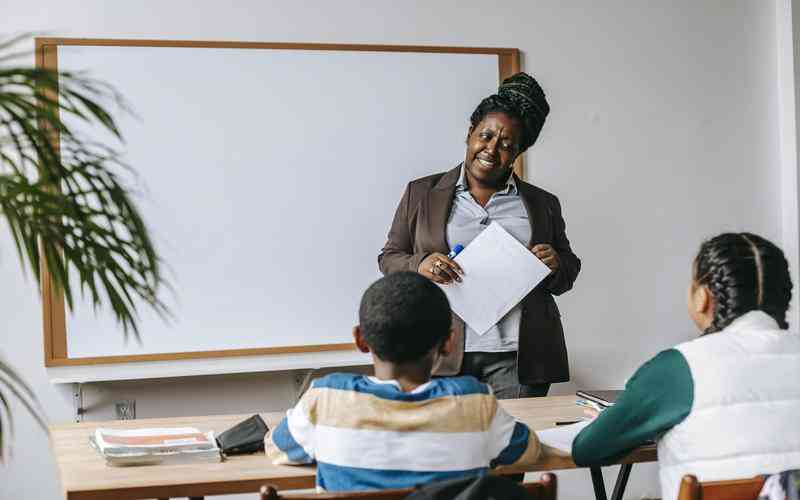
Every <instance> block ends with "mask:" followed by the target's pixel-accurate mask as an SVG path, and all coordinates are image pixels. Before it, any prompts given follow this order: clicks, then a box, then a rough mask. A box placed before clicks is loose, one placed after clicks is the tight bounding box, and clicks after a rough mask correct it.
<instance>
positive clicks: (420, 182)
mask: <svg viewBox="0 0 800 500" xmlns="http://www.w3.org/2000/svg"><path fill="white" fill-rule="evenodd" d="M460 169H461V165H458V166H457V167H455V168H454V169H452V170H450V171H449V172H445V173H439V174H435V175H430V176H428V177H423V178H421V179H417V180H414V181H412V182H410V183H409V184H408V187H407V188H406V191H405V193H403V198H402V199H401V200H400V204H399V205H398V207H397V212H396V213H395V216H394V221H393V222H392V227H391V229H389V236H388V240H387V241H386V245H384V247H383V250H381V253H380V255H378V266H379V267H380V270H381V272H382V273H383V274H389V273H393V272H398V271H414V272H416V271H417V269H418V268H419V264H420V262H422V260H423V259H425V257H427V256H428V255H429V254H430V253H431V252H441V253H443V254H447V253H448V252H449V248H448V246H447V240H446V227H447V220H448V218H449V216H450V210H451V208H452V205H453V197H454V195H455V190H456V182H458V176H459V174H460ZM514 179H515V180H516V182H517V187H518V189H519V193H520V196H521V197H522V200H523V202H524V203H525V208H526V209H527V211H528V220H530V222H531V241H530V244H531V245H534V244H538V243H549V244H550V245H552V246H553V248H555V250H556V251H557V252H558V256H559V260H560V265H559V269H558V271H557V272H556V273H554V274H551V275H550V276H549V277H547V278H546V279H545V280H544V281H543V282H542V283H540V284H539V285H538V286H537V287H536V288H534V289H533V290H532V291H531V293H529V294H528V295H527V296H526V297H525V298H524V299H522V302H521V304H522V318H521V321H520V327H519V349H518V351H517V371H518V373H519V380H520V383H522V384H540V383H552V382H566V381H568V380H569V362H568V361H567V347H566V344H565V343H564V330H563V328H562V326H561V314H560V313H559V311H558V307H557V306H556V302H555V300H554V299H553V295H561V294H562V293H564V292H566V291H567V290H569V289H570V288H572V284H573V283H574V282H575V278H577V276H578V272H579V271H580V269H581V261H580V259H578V257H577V256H576V255H575V254H574V253H572V249H571V248H570V246H569V240H568V239H567V235H566V231H565V224H564V219H563V217H562V216H561V205H560V203H559V201H558V198H556V197H555V196H554V195H553V194H550V193H548V192H547V191H545V190H543V189H540V188H538V187H536V186H534V185H532V184H528V183H527V182H523V181H521V180H520V179H519V178H518V177H516V176H515V177H514ZM453 317H454V323H453V329H454V330H455V335H456V341H457V345H459V346H460V349H456V350H455V352H453V353H452V354H451V355H450V356H448V357H447V358H446V359H445V360H444V361H443V363H441V364H440V365H439V366H437V368H436V374H437V375H455V374H456V373H458V372H459V370H460V369H461V361H462V359H463V356H464V321H463V320H462V319H461V318H459V317H458V316H456V315H455V314H454V315H453Z"/></svg>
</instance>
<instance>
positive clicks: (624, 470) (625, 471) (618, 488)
mask: <svg viewBox="0 0 800 500" xmlns="http://www.w3.org/2000/svg"><path fill="white" fill-rule="evenodd" d="M631 469H633V464H622V465H620V466H619V474H617V482H616V483H615V484H614V492H613V493H612V494H611V500H622V495H624V494H625V486H627V484H628V477H630V475H631Z"/></svg>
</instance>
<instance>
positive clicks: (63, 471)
mask: <svg viewBox="0 0 800 500" xmlns="http://www.w3.org/2000/svg"><path fill="white" fill-rule="evenodd" d="M501 404H502V405H503V407H504V408H505V409H506V410H507V411H508V412H509V413H511V414H512V415H514V417H516V418H517V419H518V420H520V421H521V422H524V423H526V424H527V425H528V426H529V427H530V428H531V429H545V428H548V427H553V426H554V425H555V422H557V421H565V420H577V419H578V418H580V416H581V415H582V410H581V409H580V408H579V407H578V406H576V405H575V397H574V396H554V397H546V398H529V399H517V400H506V401H501ZM283 415H284V413H283V412H276V413H263V414H261V416H262V418H264V421H265V422H267V425H269V426H270V428H273V427H275V426H276V425H277V423H278V422H279V421H280V419H281V418H282V417H283ZM249 416H250V415H222V416H210V417H178V418H153V419H142V420H129V421H119V420H115V421H110V422H82V423H77V424H76V423H68V424H55V425H51V426H50V436H51V439H52V443H53V449H54V451H55V457H56V463H57V464H58V469H59V473H60V475H61V486H62V488H63V491H64V494H65V497H66V498H67V499H68V500H78V499H80V500H98V499H114V500H126V499H139V498H174V497H201V496H205V495H223V494H229V493H248V492H253V493H255V492H257V491H258V490H259V488H260V487H261V485H263V484H267V483H269V484H272V485H275V486H277V487H278V488H279V489H283V488H312V487H314V480H315V469H314V467H311V466H279V465H272V464H271V463H270V462H269V460H267V458H266V456H265V455H263V454H256V455H245V456H240V457H230V458H228V459H227V460H226V461H224V462H221V463H213V464H186V465H169V466H167V465H158V466H140V467H109V466H106V465H105V462H104V461H103V459H102V458H101V457H100V454H99V453H97V452H96V451H95V450H94V449H92V448H91V447H90V446H89V436H90V435H91V434H92V433H93V432H94V430H95V429H96V428H97V427H113V428H119V429H124V428H137V427H197V428H199V429H200V430H204V431H205V430H213V431H214V432H215V433H220V432H222V431H224V430H225V429H228V428H230V427H232V426H233V425H234V424H236V423H238V422H240V421H241V420H244V419H245V418H247V417H249ZM655 460H657V456H656V449H655V446H645V447H642V448H639V449H637V450H635V451H634V452H632V453H631V454H630V455H628V456H627V457H625V458H624V459H623V460H621V462H620V463H626V464H633V463H638V462H652V461H655ZM575 467H576V466H575V463H574V462H573V461H572V459H571V458H569V457H564V456H557V455H556V454H554V453H553V452H551V453H547V454H546V456H545V457H543V459H542V460H541V461H540V462H539V463H537V464H536V465H535V466H534V467H531V468H529V469H526V471H533V470H536V471H539V470H542V471H543V470H556V469H571V468H575ZM597 470H598V471H599V468H598V469H597ZM628 472H630V468H628ZM592 476H593V479H595V480H596V478H595V473H594V472H593V474H592ZM600 478H601V480H602V476H600ZM31 479H34V478H31ZM625 481H627V475H626V476H625ZM595 489H596V490H597V483H596V482H595ZM623 489H624V484H623ZM615 493H616V489H615ZM620 494H621V491H620ZM603 497H605V491H603ZM254 498H255V496H254Z"/></svg>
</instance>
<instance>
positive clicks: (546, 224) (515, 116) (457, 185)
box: [378, 73, 581, 399]
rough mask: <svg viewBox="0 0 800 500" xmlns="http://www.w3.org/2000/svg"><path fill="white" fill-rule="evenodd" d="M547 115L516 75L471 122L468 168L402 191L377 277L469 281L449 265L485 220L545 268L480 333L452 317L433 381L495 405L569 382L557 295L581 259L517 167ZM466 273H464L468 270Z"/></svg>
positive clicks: (543, 103)
mask: <svg viewBox="0 0 800 500" xmlns="http://www.w3.org/2000/svg"><path fill="white" fill-rule="evenodd" d="M549 112H550V106H549V105H548V104H547V99H546V98H545V95H544V92H543V91H542V88H541V87H540V86H539V84H538V83H537V82H536V80H535V79H534V78H533V77H531V76H530V75H528V74H526V73H517V74H516V75H513V76H511V77H509V78H507V79H505V80H504V81H503V83H502V84H501V85H500V88H499V89H498V91H497V94H494V95H491V96H489V97H487V98H485V99H484V100H483V101H481V103H480V104H479V105H478V107H477V108H476V109H475V111H474V112H473V113H472V116H471V117H470V122H471V125H470V127H469V131H468V133H467V139H466V143H467V151H466V155H465V158H464V161H463V162H462V163H460V164H459V165H457V166H456V167H455V168H453V169H452V170H450V171H448V172H443V173H439V174H435V175H430V176H428V177H423V178H421V179H416V180H414V181H411V182H410V183H409V184H408V186H407V187H406V190H405V193H403V197H402V199H401V200H400V204H399V205H398V207H397V211H396V213H395V216H394V221H393V222H392V227H391V228H390V229H389V236H388V241H387V242H386V245H384V247H383V250H381V253H380V255H379V256H378V265H379V267H380V270H381V272H382V273H383V274H389V273H393V272H397V271H408V270H411V271H416V272H418V273H420V274H422V275H423V276H426V277H427V278H429V279H431V280H433V281H435V282H437V283H441V284H446V283H451V282H452V281H453V280H456V281H460V280H462V279H466V280H468V279H469V274H466V275H464V274H462V273H461V272H460V271H461V270H460V268H459V267H458V264H457V263H456V262H454V261H452V260H450V259H448V258H447V254H448V253H449V251H450V249H452V247H454V246H455V245H456V244H462V245H464V246H467V245H468V244H469V243H470V242H471V241H472V240H473V239H474V238H475V237H476V236H477V235H478V234H479V233H480V232H481V231H482V230H483V229H485V228H486V227H487V226H488V225H489V223H490V222H492V221H494V222H497V223H498V224H500V225H501V226H502V227H503V228H504V229H505V230H506V231H508V232H509V233H510V234H511V235H512V236H514V238H516V239H517V240H518V241H519V242H521V243H522V244H524V245H526V246H527V247H528V248H529V249H530V250H531V252H533V253H534V254H535V255H536V256H537V257H538V258H539V259H541V260H542V262H544V263H545V264H546V265H547V266H548V267H549V268H550V270H551V273H550V275H549V276H548V277H547V278H545V280H544V281H542V282H541V283H540V284H539V285H538V286H537V287H536V288H534V289H533V290H532V291H531V292H530V293H529V294H528V295H527V296H526V297H525V298H524V299H522V301H521V302H520V303H519V304H517V305H516V306H515V307H514V308H513V309H512V310H511V311H510V312H509V313H508V314H507V315H506V316H504V317H503V318H502V319H501V320H500V321H499V322H498V323H497V324H495V325H494V326H493V327H492V328H491V329H490V330H489V331H488V332H486V333H485V334H484V335H478V334H477V333H475V332H474V331H473V330H472V329H471V328H470V327H469V325H465V323H464V321H463V320H462V319H461V318H459V317H458V316H457V315H456V314H453V331H454V336H455V342H456V348H455V349H454V350H453V352H452V354H450V355H449V356H448V357H445V358H443V359H442V362H441V363H439V365H437V367H436V368H435V371H434V373H435V374H436V375H472V376H474V377H476V378H478V379H479V380H480V381H482V382H485V383H487V384H489V385H490V386H491V387H492V389H493V390H494V393H495V395H496V396H497V397H498V398H499V399H508V398H520V397H532V396H545V395H547V391H548V390H549V389H550V384H551V383H554V382H566V381H567V380H569V363H568V361H567V348H566V344H565V342H564V330H563V328H562V326H561V315H560V313H559V311H558V307H557V306H556V303H555V300H554V299H553V295H561V294H562V293H564V292H566V291H567V290H569V289H571V288H572V284H573V283H574V282H575V279H576V278H577V276H578V272H579V271H580V268H581V261H580V259H578V257H577V256H576V255H575V254H574V253H573V252H572V249H571V248H570V244H569V240H568V239H567V234H566V230H565V224H564V218H563V217H562V215H561V205H560V203H559V201H558V198H557V197H556V196H555V195H553V194H551V193H549V192H547V191H545V190H543V189H541V188H538V187H536V186H534V185H532V184H528V183H527V182H525V181H523V180H521V179H520V178H518V177H517V176H516V175H515V174H514V173H513V171H512V167H513V163H514V160H515V159H516V158H517V156H519V155H520V154H521V153H522V152H524V151H525V150H526V149H528V148H529V147H531V146H532V145H533V144H534V143H535V142H536V138H537V137H538V136H539V132H540V131H541V130H542V126H543V125H544V122H545V118H546V117H547V114H548V113H549ZM468 271H469V270H467V272H468Z"/></svg>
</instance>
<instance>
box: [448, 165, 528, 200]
mask: <svg viewBox="0 0 800 500" xmlns="http://www.w3.org/2000/svg"><path fill="white" fill-rule="evenodd" d="M466 190H467V171H466V168H465V167H464V163H463V162H462V163H461V171H460V172H459V174H458V182H456V192H463V191H466ZM497 192H498V193H500V194H519V190H518V189H517V181H516V180H515V179H514V174H513V173H512V174H511V175H509V176H508V180H507V181H506V185H505V187H504V188H503V189H500V190H498V191H497Z"/></svg>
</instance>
